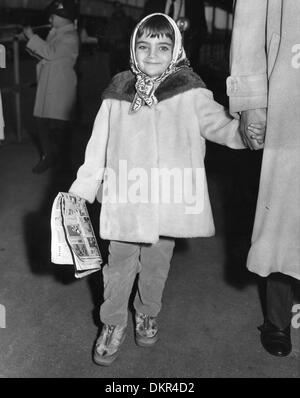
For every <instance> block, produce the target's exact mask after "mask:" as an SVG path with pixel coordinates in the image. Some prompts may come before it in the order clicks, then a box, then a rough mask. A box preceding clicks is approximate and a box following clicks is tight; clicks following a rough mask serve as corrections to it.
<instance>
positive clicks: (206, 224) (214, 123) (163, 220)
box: [70, 70, 244, 243]
mask: <svg viewBox="0 0 300 398" xmlns="http://www.w3.org/2000/svg"><path fill="white" fill-rule="evenodd" d="M196 76H197V75H195V74H194V73H193V72H191V71H189V70H181V71H179V72H177V73H175V74H173V75H171V76H169V77H168V78H167V79H166V80H165V81H164V82H163V83H162V84H161V86H160V87H159V90H157V92H156V96H157V98H158V103H157V104H155V105H154V106H152V107H151V108H150V107H148V106H143V107H142V108H141V109H140V110H139V111H138V112H136V113H133V114H129V108H130V104H131V101H132V99H133V95H134V75H133V74H132V73H131V72H123V73H121V74H119V75H117V76H116V77H115V79H114V80H113V82H112V84H111V86H110V88H109V89H108V90H107V91H106V92H105V93H104V100H103V103H102V105H101V107H100V110H99V112H98V115H97V117H96V120H95V123H94V128H93V132H92V136H91V138H90V141H89V143H88V145H87V148H86V153H85V161H84V164H83V165H82V166H81V167H80V168H79V170H78V173H77V179H76V180H75V181H74V183H73V184H72V186H71V188H70V192H72V193H74V194H77V195H79V196H80V197H83V198H85V199H86V200H88V201H89V202H93V201H94V200H95V197H96V194H97V191H98V189H99V187H100V184H101V182H102V180H103V178H104V179H108V180H109V178H111V175H110V174H109V173H108V172H107V170H113V171H114V173H115V175H116V176H117V179H118V178H119V177H121V176H120V174H122V173H124V167H126V168H127V172H128V176H129V175H130V173H131V171H132V173H133V174H131V177H130V178H131V180H130V178H129V180H130V181H128V184H129V185H130V184H131V188H129V190H130V189H132V190H133V191H134V190H135V187H136V186H134V185H133V184H137V183H138V184H139V189H136V191H135V192H136V196H135V199H136V200H135V202H136V203H132V202H131V203H130V201H128V197H127V196H126V195H125V196H126V197H125V196H124V193H123V194H122V193H121V191H118V192H116V193H113V194H111V195H108V200H106V201H105V202H103V203H102V208H101V215H100V236H101V237H102V238H103V239H110V240H119V241H130V242H145V243H155V242H157V241H158V239H159V236H170V237H184V238H188V237H200V236H212V235H213V234H214V231H215V230H214V223H213V217H212V212H211V206H210V201H209V196H208V189H207V182H206V176H205V170H204V156H205V140H206V139H208V140H211V141H214V142H217V143H219V144H222V145H227V146H229V147H231V148H244V146H243V144H242V142H241V139H240V136H239V133H238V125H239V123H238V121H237V120H234V119H232V118H231V117H230V116H229V115H228V113H227V112H226V111H225V109H224V108H223V106H221V105H219V104H218V103H216V102H215V101H214V99H213V95H212V93H211V92H210V91H209V90H207V89H205V88H204V85H203V83H202V82H201V83H202V84H201V83H200V78H198V77H196ZM192 87H194V88H192ZM120 160H121V161H122V165H123V166H124V167H121V169H119V164H120V163H119V162H120ZM125 165H126V166H125ZM164 168H165V169H167V170H172V169H173V170H174V169H176V170H177V171H180V172H182V173H183V172H184V170H186V169H189V170H190V171H191V175H192V178H191V179H188V181H187V182H186V181H185V182H186V183H185V184H184V187H183V193H184V194H185V193H188V192H193V193H196V184H198V185H199V186H198V192H197V195H196V196H197V200H198V201H199V202H200V203H201V206H200V207H201V209H200V210H199V211H196V212H195V214H189V210H188V211H187V208H188V207H187V203H186V202H184V201H179V202H178V203H177V202H175V201H170V203H165V202H164V201H163V200H161V198H164V197H168V195H169V194H170V190H172V183H171V185H170V186H169V185H168V184H164V183H163V184H162V183H161V182H158V181H155V182H154V184H152V188H151V189H152V191H151V193H153V192H154V193H155V194H157V193H159V194H160V199H159V200H158V201H157V202H154V201H151V200H145V197H144V196H143V195H141V192H146V191H147V187H148V188H149V183H148V182H149V180H148V182H147V180H146V182H145V181H142V178H139V177H140V175H139V176H138V175H137V174H134V172H135V171H136V170H144V171H145V173H146V175H147V176H148V177H149V176H150V174H151V169H157V170H159V171H162V170H163V169H164ZM196 170H199V171H200V174H201V177H200V178H199V181H200V182H199V181H198V182H197V178H196V177H197V176H196ZM198 195H199V196H198ZM142 196H143V197H142ZM170 197H172V194H171V196H170ZM183 197H185V196H184V195H183ZM189 209H190V210H191V207H190V208H189Z"/></svg>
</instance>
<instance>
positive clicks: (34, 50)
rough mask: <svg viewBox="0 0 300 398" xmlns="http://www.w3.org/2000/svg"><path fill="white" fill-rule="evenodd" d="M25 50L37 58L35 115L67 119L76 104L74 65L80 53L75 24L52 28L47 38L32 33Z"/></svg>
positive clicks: (69, 117) (70, 116)
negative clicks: (38, 60)
mask: <svg viewBox="0 0 300 398" xmlns="http://www.w3.org/2000/svg"><path fill="white" fill-rule="evenodd" d="M27 49H28V50H29V51H30V52H31V54H33V55H35V56H36V57H37V58H38V59H40V62H39V63H38V64H37V83H38V85H37V91H36V97H35V104H34V111H33V114H34V116H37V117H43V118H51V119H59V120H70V119H71V118H72V115H73V112H74V106H75V103H76V91H77V76H76V73H75V70H74V66H75V63H76V60H77V57H78V53H79V38H78V34H77V31H76V29H75V26H74V24H68V25H66V26H63V27H61V28H59V29H51V31H50V32H49V34H48V36H47V39H46V40H43V39H41V38H40V37H39V36H38V35H33V36H32V38H31V39H30V40H29V41H28V43H27Z"/></svg>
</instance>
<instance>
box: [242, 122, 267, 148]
mask: <svg viewBox="0 0 300 398" xmlns="http://www.w3.org/2000/svg"><path fill="white" fill-rule="evenodd" d="M247 130H248V132H249V135H250V138H251V139H252V140H255V141H256V142H257V143H258V144H259V145H263V144H264V142H265V135H266V126H265V124H262V123H251V124H249V126H248V128H247Z"/></svg>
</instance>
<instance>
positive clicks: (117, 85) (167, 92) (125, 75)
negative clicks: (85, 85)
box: [102, 68, 206, 103]
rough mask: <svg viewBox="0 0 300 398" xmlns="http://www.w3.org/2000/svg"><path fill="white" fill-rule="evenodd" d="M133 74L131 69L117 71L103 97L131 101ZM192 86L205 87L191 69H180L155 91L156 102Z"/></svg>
mask: <svg viewBox="0 0 300 398" xmlns="http://www.w3.org/2000/svg"><path fill="white" fill-rule="evenodd" d="M135 82H136V79H135V75H134V74H133V73H132V72H131V71H126V72H121V73H118V74H117V75H116V76H114V77H113V79H112V81H111V83H110V84H109V86H108V87H107V88H106V89H105V90H104V92H103V94H102V100H104V99H117V100H120V101H127V102H130V103H131V102H132V101H133V99H134V96H135ZM193 88H206V86H205V83H204V82H203V80H202V79H201V78H200V76H198V75H197V74H196V73H194V72H193V71H192V70H191V69H188V68H185V69H181V70H179V71H178V72H176V73H173V74H172V75H170V76H169V77H168V78H167V79H166V80H164V81H163V82H162V83H161V84H160V86H159V87H158V88H157V90H156V92H155V96H156V98H157V100H158V102H161V101H164V100H166V99H169V98H172V97H174V96H175V95H177V94H181V93H184V92H186V91H189V90H191V89H193Z"/></svg>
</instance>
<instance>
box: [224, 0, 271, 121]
mask: <svg viewBox="0 0 300 398" xmlns="http://www.w3.org/2000/svg"><path fill="white" fill-rule="evenodd" d="M267 8H268V0H251V1H245V0H236V2H235V11H234V20H233V30H232V39H231V48H230V76H229V77H228V78H227V95H228V96H229V109H230V112H231V113H232V114H233V115H234V114H235V113H236V112H241V111H245V110H249V109H257V108H266V107H267V94H268V79H267V55H266V18H267Z"/></svg>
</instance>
